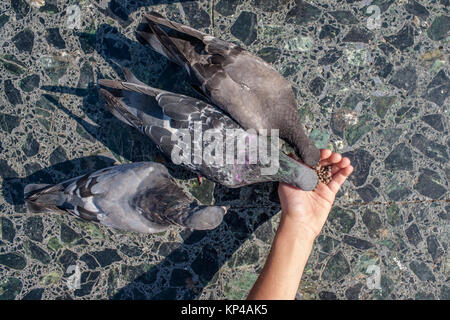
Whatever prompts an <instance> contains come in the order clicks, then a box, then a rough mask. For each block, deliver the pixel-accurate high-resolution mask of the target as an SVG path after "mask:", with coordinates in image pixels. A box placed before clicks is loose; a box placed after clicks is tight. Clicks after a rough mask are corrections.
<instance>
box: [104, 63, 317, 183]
mask: <svg viewBox="0 0 450 320" xmlns="http://www.w3.org/2000/svg"><path fill="white" fill-rule="evenodd" d="M122 71H123V73H124V75H125V78H126V82H124V81H118V80H106V79H100V80H99V81H98V83H99V84H100V85H102V86H104V87H106V88H107V89H108V90H105V89H103V88H101V89H100V93H101V94H102V96H103V97H104V98H105V100H106V107H107V108H108V109H109V110H110V111H111V113H112V114H114V115H115V116H116V117H117V118H118V119H119V120H121V121H123V122H125V123H127V124H128V125H131V126H133V127H135V128H137V129H138V130H140V131H141V132H142V133H144V134H145V135H147V136H148V137H150V138H151V140H152V141H153V142H154V143H155V144H156V145H157V146H158V147H159V148H160V150H161V151H162V152H163V153H164V155H165V156H167V157H168V158H169V159H171V160H172V162H174V163H176V164H182V165H184V166H185V167H186V168H188V169H189V170H191V171H193V172H195V173H197V174H199V175H200V176H204V177H206V178H208V179H210V180H212V181H215V182H217V183H219V184H222V185H224V186H226V187H229V188H237V187H241V186H245V185H249V184H253V183H258V182H266V181H282V182H286V183H288V184H291V185H293V186H296V187H298V188H301V189H303V190H305V191H309V190H313V189H314V188H315V187H316V185H317V183H318V177H317V174H316V172H315V171H314V170H313V169H311V168H309V167H307V166H306V165H304V164H301V163H299V162H297V161H295V160H293V159H291V158H290V157H288V156H287V155H286V154H284V153H283V152H279V157H277V159H279V160H278V161H279V167H278V168H277V170H276V171H275V172H273V173H272V174H267V171H264V169H268V168H269V167H271V165H272V164H271V163H270V162H266V163H263V162H264V160H262V158H261V157H257V158H258V159H255V160H251V159H250V158H249V157H250V156H249V155H250V154H251V153H250V152H249V151H250V150H249V148H248V146H249V144H245V146H246V147H244V148H237V147H236V149H237V150H238V151H237V152H233V153H232V159H231V160H230V161H227V158H226V157H227V155H226V154H225V155H224V154H223V153H222V152H223V151H226V150H227V149H226V147H225V146H226V145H227V143H230V141H229V139H231V140H232V141H231V144H233V145H234V141H235V140H234V138H235V136H230V135H227V130H235V133H236V134H235V135H236V136H238V135H241V136H244V137H245V139H248V140H253V141H256V139H258V135H257V134H256V131H255V132H254V133H253V134H252V133H251V132H250V133H248V132H246V131H245V130H243V129H242V128H241V127H240V126H239V125H238V124H237V123H236V122H235V121H233V119H231V118H230V117H229V116H227V115H225V113H224V112H223V111H222V110H220V109H219V108H216V107H215V106H212V105H210V104H208V103H205V102H204V101H201V100H198V99H195V98H192V97H188V96H184V95H181V94H176V93H171V92H167V91H163V90H159V89H155V88H152V87H150V86H147V85H146V84H144V83H142V82H141V81H139V80H138V79H136V77H135V76H134V75H133V74H132V73H131V72H130V71H129V70H128V69H125V68H122ZM196 126H198V127H196ZM208 130H210V131H211V130H212V131H213V132H216V133H218V134H219V136H220V137H221V139H222V141H223V146H224V147H223V151H222V152H221V154H220V156H223V157H222V162H220V161H206V160H205V153H201V152H200V154H198V153H196V152H195V149H196V147H198V150H209V149H210V146H211V143H212V142H213V141H214V139H202V138H201V137H198V133H199V132H201V133H205V132H207V131H208ZM181 131H184V132H186V131H187V133H188V135H189V137H192V143H191V146H190V147H191V151H192V152H191V158H190V159H186V160H187V161H183V162H182V163H180V161H178V162H177V161H175V159H174V155H179V154H181V153H182V152H181V151H180V150H181V149H180V145H181V144H179V142H178V139H176V138H174V139H173V138H172V137H179V136H182V134H181ZM222 137H224V138H222ZM174 148H175V150H174ZM277 150H278V149H277ZM217 152H218V153H219V152H220V151H217ZM239 152H241V155H239ZM242 153H244V154H243V155H242ZM217 155H219V154H217ZM240 159H245V161H241V160H240ZM196 160H197V161H196ZM269 160H270V159H269Z"/></svg>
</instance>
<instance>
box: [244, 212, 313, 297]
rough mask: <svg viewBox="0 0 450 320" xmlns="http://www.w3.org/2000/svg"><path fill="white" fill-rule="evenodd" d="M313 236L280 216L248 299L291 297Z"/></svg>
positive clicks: (294, 294) (303, 266)
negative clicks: (270, 246)
mask: <svg viewBox="0 0 450 320" xmlns="http://www.w3.org/2000/svg"><path fill="white" fill-rule="evenodd" d="M313 242H314V235H313V234H312V233H311V232H310V231H308V230H305V229H303V228H302V227H301V226H300V225H298V224H297V223H296V222H294V221H292V220H290V219H289V217H286V216H282V219H281V221H280V225H279V226H278V230H277V233H276V235H275V238H274V241H273V244H272V249H271V251H270V253H269V256H268V257H267V260H266V263H265V265H264V268H263V270H262V272H261V274H260V276H259V278H258V280H257V281H256V283H255V285H254V286H253V288H252V290H251V291H250V293H249V295H248V297H247V298H248V299H258V300H263V299H286V300H287V299H294V298H295V296H296V293H297V290H298V285H299V283H300V279H301V277H302V274H303V269H304V268H305V265H306V262H307V261H308V257H309V255H310V253H311V249H312V245H313Z"/></svg>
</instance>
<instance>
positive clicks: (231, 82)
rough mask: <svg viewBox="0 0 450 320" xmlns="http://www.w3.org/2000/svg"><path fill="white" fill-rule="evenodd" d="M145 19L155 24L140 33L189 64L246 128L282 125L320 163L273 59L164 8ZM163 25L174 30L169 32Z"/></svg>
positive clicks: (195, 78)
mask: <svg viewBox="0 0 450 320" xmlns="http://www.w3.org/2000/svg"><path fill="white" fill-rule="evenodd" d="M145 20H146V22H147V24H148V26H149V30H145V31H138V32H137V33H138V34H139V35H140V36H141V37H142V38H143V39H145V40H146V41H147V42H148V43H149V44H150V45H151V46H152V48H153V49H154V50H156V51H157V52H159V53H161V54H163V55H164V56H166V57H167V58H168V59H170V60H171V61H173V62H175V63H177V64H178V65H180V66H182V67H183V68H185V69H186V70H187V72H188V74H189V76H190V79H191V84H192V86H193V87H194V88H196V89H197V90H198V91H200V92H201V93H203V94H204V95H205V96H206V97H207V98H208V99H210V101H211V102H212V103H214V104H215V105H217V106H218V107H219V108H221V109H222V110H224V111H226V112H227V113H228V114H229V115H231V117H232V118H233V119H234V120H235V121H237V122H238V123H239V124H240V125H241V126H242V127H243V128H244V129H250V128H252V129H255V130H258V131H259V130H261V129H279V130H280V137H281V138H283V139H285V140H286V141H287V142H288V143H289V144H291V146H293V147H294V148H295V149H296V151H297V153H298V155H299V156H300V157H301V159H302V160H303V162H304V163H306V164H307V165H309V166H311V167H314V166H315V165H317V163H318V162H319V160H320V150H319V149H317V148H316V146H315V145H314V142H313V141H312V140H311V139H310V138H309V137H308V136H307V135H306V134H305V132H304V130H303V124H302V122H301V120H300V115H299V113H298V110H297V105H296V101H295V97H294V93H293V91H292V86H291V84H290V83H289V81H287V80H286V79H284V78H283V77H282V76H281V75H280V74H279V73H278V72H277V71H276V70H275V69H274V68H273V67H272V66H271V65H270V64H268V63H266V62H265V61H264V60H262V59H261V58H259V57H257V56H255V55H253V54H251V53H249V52H248V51H246V50H244V49H242V48H240V47H239V46H237V45H235V44H231V43H228V42H225V41H223V40H220V39H218V38H215V37H213V36H211V35H208V34H206V33H203V32H200V31H198V30H195V29H193V28H191V27H188V26H185V25H182V24H179V23H176V22H172V21H169V20H167V19H165V18H164V17H162V16H161V15H160V14H158V13H155V12H152V13H150V14H147V15H145ZM159 25H163V26H165V27H168V28H169V29H170V30H169V31H168V33H166V32H165V31H164V30H162V29H161V28H160V27H159ZM147 29H148V28H147ZM260 134H263V133H261V132H260Z"/></svg>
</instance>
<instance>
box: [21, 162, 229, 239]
mask: <svg viewBox="0 0 450 320" xmlns="http://www.w3.org/2000/svg"><path fill="white" fill-rule="evenodd" d="M24 194H25V199H24V200H25V205H26V207H27V209H28V211H29V212H32V213H52V212H54V213H65V212H66V213H69V214H71V215H75V216H77V217H79V218H81V219H84V220H87V221H90V222H95V223H99V224H102V225H104V226H107V227H112V228H115V229H120V230H124V231H133V232H139V233H155V232H161V231H164V230H166V229H167V228H168V227H169V226H170V225H176V226H181V227H185V228H190V229H194V230H210V229H214V228H216V227H217V226H218V225H219V224H220V223H221V222H222V220H223V216H224V215H225V214H226V212H227V209H228V208H227V207H223V206H205V205H200V204H198V202H197V201H196V200H195V198H194V197H193V196H192V195H191V194H190V193H189V192H188V191H186V190H185V189H184V188H183V187H182V186H180V185H179V184H178V183H177V182H176V180H175V179H174V178H173V177H172V176H171V175H170V174H169V172H168V170H167V168H166V167H165V166H164V165H162V164H160V163H156V162H136V163H131V164H123V165H119V166H113V167H108V168H104V169H101V170H98V171H95V172H93V173H88V174H86V175H83V176H80V177H76V178H73V179H69V180H66V181H64V182H61V183H58V184H55V185H45V184H29V185H26V186H25V189H24Z"/></svg>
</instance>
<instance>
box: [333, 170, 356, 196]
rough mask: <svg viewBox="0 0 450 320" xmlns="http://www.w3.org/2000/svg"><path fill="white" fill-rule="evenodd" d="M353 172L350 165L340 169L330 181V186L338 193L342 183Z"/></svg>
mask: <svg viewBox="0 0 450 320" xmlns="http://www.w3.org/2000/svg"><path fill="white" fill-rule="evenodd" d="M352 172H353V167H352V166H348V167H346V168H344V169H341V170H339V171H338V172H337V173H336V174H334V175H333V178H332V180H331V181H330V182H329V183H328V188H330V190H331V191H333V192H334V193H337V192H338V191H339V189H340V188H341V186H342V184H343V183H344V182H345V180H347V178H348V176H349V175H350V174H351V173H352Z"/></svg>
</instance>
